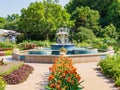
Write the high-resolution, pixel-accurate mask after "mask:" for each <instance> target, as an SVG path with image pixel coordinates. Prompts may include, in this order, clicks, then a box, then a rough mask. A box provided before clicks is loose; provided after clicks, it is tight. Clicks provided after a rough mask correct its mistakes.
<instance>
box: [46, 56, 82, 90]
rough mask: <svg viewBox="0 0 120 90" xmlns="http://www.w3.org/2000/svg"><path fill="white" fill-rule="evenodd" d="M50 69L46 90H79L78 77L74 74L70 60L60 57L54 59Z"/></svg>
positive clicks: (74, 69)
mask: <svg viewBox="0 0 120 90" xmlns="http://www.w3.org/2000/svg"><path fill="white" fill-rule="evenodd" d="M49 69H50V76H49V78H48V86H47V87H46V88H47V90H73V89H74V90H81V87H79V86H80V79H81V77H80V75H79V74H78V73H77V72H76V68H75V67H74V66H73V63H72V60H71V59H70V58H67V57H63V56H61V57H60V58H56V59H55V63H54V64H53V65H52V67H50V68H49Z"/></svg>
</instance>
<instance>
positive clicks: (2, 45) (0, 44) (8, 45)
mask: <svg viewBox="0 0 120 90" xmlns="http://www.w3.org/2000/svg"><path fill="white" fill-rule="evenodd" d="M14 46H15V43H11V42H0V50H9V49H13V47H14Z"/></svg>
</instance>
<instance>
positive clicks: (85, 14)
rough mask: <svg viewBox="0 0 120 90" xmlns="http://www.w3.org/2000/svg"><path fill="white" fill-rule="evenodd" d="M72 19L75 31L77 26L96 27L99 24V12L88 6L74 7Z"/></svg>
mask: <svg viewBox="0 0 120 90" xmlns="http://www.w3.org/2000/svg"><path fill="white" fill-rule="evenodd" d="M71 16H72V19H73V20H74V22H75V26H74V29H73V30H75V31H74V32H75V33H77V32H78V31H77V30H78V28H79V27H85V28H88V29H92V30H94V29H96V27H98V25H99V18H100V16H99V13H98V11H95V10H92V9H90V8H89V7H81V8H76V10H75V11H74V12H73V13H72V15H71Z"/></svg>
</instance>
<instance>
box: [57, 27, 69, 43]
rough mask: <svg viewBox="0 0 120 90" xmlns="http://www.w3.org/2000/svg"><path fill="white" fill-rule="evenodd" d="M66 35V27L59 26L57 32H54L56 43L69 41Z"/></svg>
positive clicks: (67, 34)
mask: <svg viewBox="0 0 120 90" xmlns="http://www.w3.org/2000/svg"><path fill="white" fill-rule="evenodd" d="M68 36H69V33H68V28H59V29H58V32H57V33H56V37H57V43H58V44H67V43H69V39H68Z"/></svg>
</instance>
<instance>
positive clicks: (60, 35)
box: [51, 28, 74, 50]
mask: <svg viewBox="0 0 120 90" xmlns="http://www.w3.org/2000/svg"><path fill="white" fill-rule="evenodd" d="M56 37H57V43H56V44H53V45H51V49H52V50H60V48H62V47H64V48H66V49H67V50H73V48H74V45H73V44H72V43H70V41H69V39H68V37H69V29H68V28H59V29H58V31H57V33H56Z"/></svg>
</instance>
